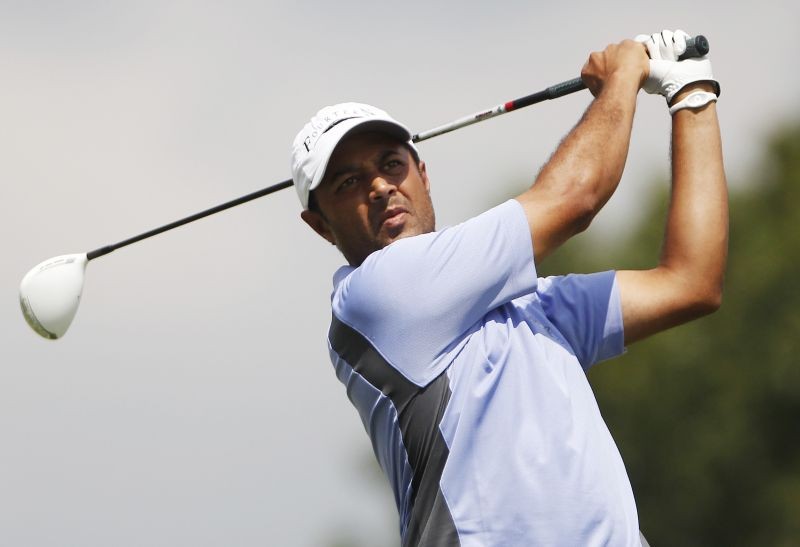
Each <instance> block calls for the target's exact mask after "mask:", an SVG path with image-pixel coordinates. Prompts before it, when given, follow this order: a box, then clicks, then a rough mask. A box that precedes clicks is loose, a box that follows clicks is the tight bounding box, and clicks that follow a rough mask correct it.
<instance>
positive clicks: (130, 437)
mask: <svg viewBox="0 0 800 547" xmlns="http://www.w3.org/2000/svg"><path fill="white" fill-rule="evenodd" d="M798 21H800V8H798V3H797V2H796V1H790V0H780V1H779V0H775V1H765V2H757V3H754V2H745V3H731V2H722V1H720V0H713V1H707V2H696V1H687V0H678V1H675V2H670V3H664V2H660V3H643V2H636V3H622V2H617V1H611V2H552V3H551V2H548V3H542V2H522V1H512V2H502V1H498V2H491V3H490V2H472V1H463V0H462V1H458V2H455V1H452V2H437V3H434V2H430V3H426V2H420V1H406V2H401V3H394V4H385V3H377V2H355V1H340V2H322V1H319V0H316V1H310V2H255V1H253V2H235V1H229V2H224V3H223V2H189V1H185V2H168V1H166V2H164V1H159V2H141V1H137V2H100V1H97V2H89V1H74V2H55V1H53V2H44V1H41V2H36V1H10V0H0V81H1V82H2V83H0V208H1V209H0V237H1V238H2V245H3V249H4V252H5V257H4V259H3V262H2V269H1V270H0V287H2V291H0V297H1V298H0V304H2V305H0V333H1V334H0V544H2V545H15V546H32V547H33V546H35V547H44V546H54V547H55V546H59V547H61V546H64V545H81V546H84V547H89V546H98V547H99V546H108V545H114V546H129V545H130V546H133V545H137V546H141V545H187V546H212V545H241V546H251V545H252V546H255V545H268V544H269V545H283V546H289V547H292V546H303V547H304V546H317V545H326V544H327V543H328V542H330V541H332V539H333V538H334V537H349V536H352V537H354V538H357V539H360V540H361V541H362V542H363V544H364V545H371V546H372V545H392V544H396V543H397V525H396V517H395V515H394V513H393V511H394V509H393V505H392V503H393V502H392V501H391V498H390V496H389V494H388V489H387V488H386V487H383V486H375V485H374V484H373V481H372V480H371V479H372V477H371V475H372V473H374V470H375V467H374V466H373V464H372V463H371V461H370V458H369V450H370V448H369V443H368V440H367V438H366V435H365V433H364V432H363V430H362V428H361V424H360V422H359V420H358V417H357V414H356V412H355V411H354V410H353V409H352V407H351V406H350V404H349V402H348V401H347V399H346V397H345V394H344V390H343V388H342V387H341V385H340V384H339V383H338V381H336V379H335V376H334V374H333V370H332V367H331V365H330V362H329V360H328V356H327V350H326V345H325V334H326V331H327V326H328V321H329V318H330V310H329V299H328V297H329V292H330V289H331V281H330V278H331V274H332V273H333V271H334V270H335V269H336V267H337V266H338V265H340V264H341V263H342V259H341V258H340V257H339V255H338V254H337V253H336V251H335V250H334V249H333V248H331V247H330V246H327V245H325V244H324V243H323V242H322V240H320V239H318V238H317V236H315V235H314V234H313V233H312V232H311V231H310V230H309V229H308V228H307V227H306V226H305V225H304V224H302V222H301V221H300V219H299V212H300V205H299V203H298V200H297V198H296V195H295V193H294V191H293V190H285V191H283V192H281V193H280V194H277V195H274V196H270V197H268V198H264V199H261V200H259V201H257V202H254V203H251V204H248V205H244V206H242V207H239V208H238V209H234V210H232V211H228V212H226V213H222V214H220V215H217V216H215V217H212V218H209V219H205V220H203V221H200V222H198V223H196V224H194V225H191V226H188V227H184V228H182V229H179V230H176V231H173V232H170V233H169V234H164V235H161V236H159V237H158V238H155V239H152V240H149V241H147V242H144V243H140V244H138V245H134V246H132V247H129V248H126V249H125V250H121V251H119V252H117V253H114V254H111V255H109V256H106V257H103V258H101V259H98V260H97V261H96V262H92V263H91V264H90V265H89V268H88V270H87V284H86V287H85V291H84V294H83V298H82V303H81V309H80V311H79V313H78V315H77V317H76V319H75V322H74V324H73V326H72V328H71V330H70V332H69V333H68V334H67V336H66V337H65V338H64V339H63V340H60V341H57V342H49V341H45V340H42V339H39V338H38V337H37V336H36V335H35V334H33V332H32V331H30V330H29V329H28V327H27V326H26V325H25V323H24V321H23V319H22V316H21V313H20V311H19V304H18V296H17V294H18V293H17V290H18V286H19V281H20V280H21V279H22V277H23V275H24V274H25V272H26V271H28V269H29V268H31V267H32V266H34V265H35V264H36V263H38V262H40V261H42V260H44V259H46V258H48V257H51V256H55V255H60V254H66V253H74V252H85V251H89V250H92V249H94V248H96V247H100V246H102V245H104V244H107V243H112V242H115V241H118V240H121V239H125V238H127V237H129V236H132V235H135V234H137V233H139V232H143V231H145V230H148V229H150V228H152V227H155V226H158V225H161V224H164V223H166V222H169V221H172V220H174V219H177V218H180V217H183V216H185V215H188V214H190V213H193V212H195V211H198V210H201V209H205V208H207V207H209V206H212V205H215V204H217V203H220V202H222V201H226V200H228V199H231V198H234V197H237V196H239V195H242V194H246V193H249V192H251V191H254V190H257V189H259V188H261V187H264V186H267V185H270V184H272V183H275V182H278V181H281V180H284V179H286V178H288V176H289V147H290V144H291V141H292V139H293V137H294V135H295V133H296V132H297V131H298V130H299V129H300V127H301V126H302V125H303V124H304V123H305V122H306V121H307V119H308V118H309V117H310V116H311V115H312V114H313V113H314V112H315V111H316V110H317V109H319V108H320V107H322V106H324V105H326V104H331V103H334V102H340V101H344V100H358V101H363V102H369V103H372V104H376V105H378V106H381V107H383V108H385V109H387V110H388V111H389V112H391V113H392V114H393V115H394V116H395V117H397V118H398V119H400V120H402V121H404V122H405V123H406V124H407V125H408V126H410V127H411V128H412V129H413V130H415V131H418V130H423V129H427V128H430V127H433V126H436V125H439V124H440V123H443V122H445V121H449V120H451V119H454V118H457V117H460V116H463V115H466V114H469V113H471V112H474V111H477V110H480V109H482V108H485V107H488V106H492V105H494V104H496V103H499V102H503V101H506V100H508V99H512V98H514V97H517V96H521V95H526V94H528V93H531V92H533V91H538V90H539V89H541V88H543V87H546V86H548V85H551V84H554V83H557V82H560V81H562V80H566V79H570V78H573V77H575V76H577V75H578V74H579V72H580V68H581V66H582V65H583V63H584V61H585V60H586V57H587V56H588V53H589V52H590V51H592V50H595V49H602V47H604V45H605V44H607V43H609V42H612V41H618V40H620V39H622V38H626V37H633V36H634V35H636V34H639V33H644V32H647V33H649V32H653V31H657V30H660V29H662V28H676V27H677V28H683V29H685V30H687V31H689V32H690V33H703V34H705V35H706V36H707V37H708V38H709V40H710V42H711V47H712V54H711V58H712V60H713V65H714V72H715V75H716V76H717V77H718V79H719V80H720V82H721V85H722V96H721V98H720V103H719V112H720V116H721V119H722V127H723V138H724V143H725V154H726V163H727V166H728V174H729V178H730V179H731V182H732V183H733V184H734V185H735V186H745V185H748V184H750V185H752V184H756V183H757V180H755V179H747V178H746V177H745V175H746V174H747V173H752V172H753V168H754V165H753V160H754V159H755V158H756V157H757V156H758V154H759V152H760V150H761V147H762V145H763V137H764V135H765V134H767V133H768V132H769V130H770V128H771V127H773V126H774V124H776V123H778V122H780V121H781V120H784V119H786V118H794V119H796V118H797V113H798V106H800V101H798V93H797V89H798V79H799V77H798V71H797V70H796V66H797V61H796V44H795V42H796V40H795V35H796V33H797V23H798ZM589 99H590V95H589V94H588V92H583V93H581V94H576V95H573V96H571V97H568V98H564V99H560V100H559V101H554V102H551V103H546V104H542V105H539V106H534V107H531V108H529V109H527V110H524V111H521V112H517V113H514V114H510V115H508V116H505V117H503V118H501V119H497V120H492V121H488V122H485V123H483V124H480V125H479V126H474V127H471V128H468V129H464V130H462V131H459V132H457V133H454V134H451V135H447V136H443V137H439V138H437V139H435V140H433V141H429V142H427V143H424V144H421V145H420V149H421V151H422V155H423V157H424V159H426V160H427V162H428V168H429V173H430V175H431V179H432V183H433V198H434V204H435V205H436V208H437V214H438V218H439V224H440V225H446V224H452V223H455V222H458V221H461V220H463V219H465V218H468V217H470V216H472V215H473V214H476V213H478V212H480V211H482V210H484V209H486V208H488V207H489V206H491V205H493V204H495V203H497V201H498V200H502V199H505V198H507V197H510V196H512V195H514V193H516V192H518V191H521V190H522V189H523V188H524V186H525V184H526V183H527V182H528V181H530V180H531V178H532V176H533V174H534V173H535V172H536V171H537V170H538V168H539V167H540V166H541V164H542V163H543V162H544V161H546V159H547V157H548V155H549V154H550V153H551V152H552V150H553V148H554V147H555V145H556V144H557V142H558V140H559V139H560V138H561V137H562V136H563V135H564V133H565V132H566V131H567V130H568V129H569V128H570V127H571V126H572V125H573V124H574V123H575V122H576V121H577V119H578V118H579V116H580V114H581V113H582V111H583V109H584V108H585V107H586V105H587V104H588V102H589ZM668 139H669V116H668V114H667V111H666V108H665V106H664V103H663V99H661V98H658V97H651V96H647V95H644V94H642V95H641V96H640V98H639V108H638V112H637V119H636V122H635V127H634V136H633V143H632V146H631V152H630V157H629V162H628V168H627V170H626V174H625V176H624V178H623V181H622V184H621V188H620V190H619V191H618V194H617V195H616V196H615V197H614V198H613V199H612V201H611V202H610V203H609V205H608V206H607V208H606V210H605V211H604V212H603V213H601V215H600V217H599V218H598V220H597V225H596V226H595V227H594V228H593V229H592V233H593V234H594V236H593V237H594V238H596V240H597V241H598V244H600V245H604V244H609V245H610V244H613V242H614V241H615V240H617V239H618V238H620V237H622V236H623V234H624V232H625V228H626V227H627V226H630V223H631V222H632V221H633V220H632V219H635V218H637V214H638V211H639V207H638V206H637V204H638V203H639V202H641V201H642V200H643V199H644V198H645V196H646V194H647V192H648V190H649V189H650V188H649V187H650V186H651V185H652V184H653V181H654V179H655V178H657V177H665V176H666V174H667V173H668ZM734 222H735V219H734ZM604 366H614V365H613V363H611V364H606V365H604Z"/></svg>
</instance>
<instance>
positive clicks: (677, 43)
mask: <svg viewBox="0 0 800 547" xmlns="http://www.w3.org/2000/svg"><path fill="white" fill-rule="evenodd" d="M687 38H689V35H688V34H687V33H685V32H683V31H682V30H676V31H675V34H673V36H672V41H673V43H674V46H673V47H674V48H675V55H676V56H678V57H680V56H681V55H683V54H684V53H686V39H687Z"/></svg>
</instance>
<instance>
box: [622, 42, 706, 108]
mask: <svg viewBox="0 0 800 547" xmlns="http://www.w3.org/2000/svg"><path fill="white" fill-rule="evenodd" d="M687 38H689V35H688V34H686V33H685V32H683V31H682V30H676V31H675V32H672V31H671V30H662V31H661V32H657V33H655V34H651V35H650V36H647V35H644V34H640V35H639V36H637V37H636V38H634V40H636V41H637V42H642V43H643V44H644V45H645V46H646V47H647V53H648V54H649V55H650V74H649V75H648V77H647V80H646V81H645V83H644V90H645V91H646V92H647V93H652V94H659V95H663V96H664V97H666V98H667V104H669V102H670V101H671V100H672V98H673V97H674V96H675V94H676V93H678V91H680V90H681V89H682V88H683V87H684V86H685V85H686V84H690V83H692V82H711V83H712V84H713V85H714V87H715V88H716V92H717V95H719V91H720V89H719V82H717V81H716V80H715V79H714V75H713V74H712V73H711V61H710V60H709V59H708V55H705V56H703V57H697V58H689V59H684V60H682V61H678V57H680V56H681V55H683V53H684V52H685V51H686V39H687Z"/></svg>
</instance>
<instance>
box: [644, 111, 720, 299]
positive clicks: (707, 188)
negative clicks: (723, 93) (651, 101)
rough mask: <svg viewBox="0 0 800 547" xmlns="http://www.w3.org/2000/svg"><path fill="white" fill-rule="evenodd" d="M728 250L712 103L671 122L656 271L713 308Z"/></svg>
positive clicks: (678, 115) (715, 112) (718, 152)
mask: <svg viewBox="0 0 800 547" xmlns="http://www.w3.org/2000/svg"><path fill="white" fill-rule="evenodd" d="M727 250H728V193H727V185H726V181H725V171H724V167H723V162H722V142H721V138H720V131H719V123H718V120H717V110H716V104H715V103H709V104H708V105H706V106H705V107H704V108H702V109H700V110H691V109H686V110H680V111H678V112H676V113H675V115H674V116H673V121H672V198H671V202H670V208H669V213H668V217H667V227H666V235H665V240H664V247H663V250H662V254H661V261H660V263H661V266H662V267H664V268H667V269H668V270H669V271H670V272H672V273H673V274H675V275H680V276H681V277H682V278H683V279H684V280H685V282H686V283H687V284H689V285H690V287H691V288H692V289H693V291H692V292H694V291H697V292H698V294H696V296H697V297H698V298H699V299H700V300H701V301H702V302H704V303H705V304H707V305H709V306H712V307H713V305H714V304H715V303H718V302H719V299H720V298H721V294H722V283H723V278H724V274H725V264H726V260H727Z"/></svg>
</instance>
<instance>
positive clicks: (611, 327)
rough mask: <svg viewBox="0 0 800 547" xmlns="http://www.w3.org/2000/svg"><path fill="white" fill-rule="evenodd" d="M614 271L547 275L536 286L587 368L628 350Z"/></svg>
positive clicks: (551, 317)
mask: <svg viewBox="0 0 800 547" xmlns="http://www.w3.org/2000/svg"><path fill="white" fill-rule="evenodd" d="M616 279H617V278H616V273H615V272H613V271H608V272H600V273H594V274H581V275H575V274H571V275H567V276H554V277H547V278H543V279H540V280H539V288H538V290H537V292H538V295H539V300H540V302H541V303H542V307H543V308H544V312H545V315H546V316H547V318H548V319H549V320H550V322H551V323H553V325H555V327H556V328H557V329H558V330H559V332H560V333H561V335H562V336H563V337H564V338H565V339H566V340H567V342H568V343H569V344H570V346H571V347H572V349H573V351H574V352H575V356H576V357H577V358H578V361H579V362H580V363H581V366H582V367H583V368H584V370H588V369H589V368H590V367H591V366H592V365H593V364H595V363H597V362H598V361H602V360H604V359H609V358H611V357H615V356H617V355H620V354H621V353H623V351H624V350H625V347H624V331H623V322H622V306H621V303H620V297H619V288H618V287H617V280H616Z"/></svg>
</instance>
